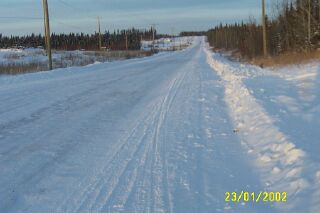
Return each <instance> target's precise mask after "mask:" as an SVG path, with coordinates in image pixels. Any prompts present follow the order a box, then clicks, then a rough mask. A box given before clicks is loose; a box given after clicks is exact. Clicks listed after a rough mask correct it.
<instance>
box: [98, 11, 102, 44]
mask: <svg viewBox="0 0 320 213" xmlns="http://www.w3.org/2000/svg"><path fill="white" fill-rule="evenodd" d="M98 33H99V35H98V36H99V50H102V39H101V26H100V16H98Z"/></svg>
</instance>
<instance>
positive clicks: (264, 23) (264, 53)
mask: <svg viewBox="0 0 320 213" xmlns="http://www.w3.org/2000/svg"><path fill="white" fill-rule="evenodd" d="M262 34H263V55H264V57H266V56H267V55H268V50H267V25H266V15H265V5H264V0H262Z"/></svg>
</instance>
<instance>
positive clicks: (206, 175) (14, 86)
mask: <svg viewBox="0 0 320 213" xmlns="http://www.w3.org/2000/svg"><path fill="white" fill-rule="evenodd" d="M208 57H210V55H209V53H208V51H207V44H206V43H205V39H204V38H201V37H198V38H194V41H193V45H192V46H191V47H189V48H188V49H185V50H183V51H177V52H172V53H163V54H158V55H155V56H152V57H149V58H143V59H134V60H127V61H121V62H114V63H104V64H95V65H91V66H87V67H80V68H67V69H61V70H56V71H53V72H43V73H34V74H26V75H20V76H13V77H0V171H1V176H0V212H137V213H142V212H183V213H186V212H247V213H250V212H259V213H261V212H286V211H288V212H294V210H295V209H289V210H288V209H286V208H279V205H280V206H281V204H279V205H278V204H272V203H262V202H259V203H252V202H249V203H244V202H239V203H228V202H226V201H225V193H226V192H234V191H236V192H241V191H242V190H243V191H248V192H259V191H264V190H266V184H265V182H266V179H267V177H265V171H261V169H259V167H258V166H257V165H255V164H254V163H253V162H255V161H256V158H255V155H253V156H252V155H249V154H248V150H247V149H246V148H245V146H243V145H242V140H244V139H243V138H242V136H241V137H239V135H238V134H237V133H236V132H235V131H234V129H235V127H234V121H233V120H234V118H233V116H237V115H238V114H237V113H230V109H231V110H232V109H233V108H232V104H231V103H230V100H229V99H230V97H225V96H226V95H225V90H226V85H229V84H228V78H227V76H224V72H223V71H221V70H220V71H218V72H216V71H215V70H214V69H213V68H214V65H212V64H211V66H210V65H209V64H210V63H208ZM218 68H219V67H217V69H218ZM229 80H230V79H229ZM229 86H230V85H229ZM240 86H241V85H240ZM227 94H228V93H227ZM227 96H228V95H227ZM229 96H230V94H229ZM250 98H251V97H250ZM252 98H253V97H252ZM228 100H229V101H228ZM252 106H253V107H257V108H258V109H257V110H258V111H259V110H260V108H259V106H256V105H254V104H253V105H252ZM249 123H250V122H249ZM250 124H252V122H251V123H250ZM272 130H273V129H272ZM270 137H273V135H270ZM250 142H252V141H249V142H248V143H249V144H250ZM252 149H253V150H252V152H254V153H255V150H254V148H252ZM257 149H258V150H257V152H259V147H257ZM273 157H274V156H273ZM269 185H270V183H269ZM277 189H279V188H277ZM283 190H284V191H285V189H283ZM296 194H297V193H296ZM296 194H295V196H296ZM295 201H296V200H295ZM288 202H289V204H290V200H289V198H288ZM291 204H292V203H291ZM297 209H298V210H299V208H297ZM298 210H297V212H298Z"/></svg>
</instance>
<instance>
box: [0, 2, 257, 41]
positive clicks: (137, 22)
mask: <svg viewBox="0 0 320 213" xmlns="http://www.w3.org/2000/svg"><path fill="white" fill-rule="evenodd" d="M41 2H42V1H41V0H1V1H0V33H2V34H5V35H10V34H15V35H21V34H30V33H32V32H34V33H39V32H42V30H43V21H42V16H43V12H42V3H41ZM48 2H49V10H50V19H51V29H52V31H53V32H70V31H72V32H81V31H82V32H87V33H91V32H94V31H95V30H96V25H97V23H96V22H97V21H96V17H97V16H100V17H101V23H102V28H103V29H109V30H113V29H118V28H128V27H136V28H146V27H149V26H150V24H153V23H155V24H157V29H158V30H159V31H160V32H162V33H171V32H172V29H173V28H174V31H175V32H176V33H177V32H180V31H182V30H207V29H208V28H210V27H212V26H215V25H216V24H218V23H219V22H223V23H230V22H235V21H241V20H247V19H248V18H249V16H255V17H256V18H257V19H259V18H260V17H259V13H260V2H261V1H260V0H225V1H223V0H48Z"/></svg>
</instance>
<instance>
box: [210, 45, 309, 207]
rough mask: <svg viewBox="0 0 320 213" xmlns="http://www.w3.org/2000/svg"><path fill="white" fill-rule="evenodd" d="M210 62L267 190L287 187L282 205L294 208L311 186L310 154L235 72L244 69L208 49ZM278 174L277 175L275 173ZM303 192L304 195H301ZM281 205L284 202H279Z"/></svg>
mask: <svg viewBox="0 0 320 213" xmlns="http://www.w3.org/2000/svg"><path fill="white" fill-rule="evenodd" d="M207 62H208V63H209V65H210V66H211V67H212V68H213V69H214V70H215V71H216V72H217V73H218V74H219V75H220V77H221V78H222V79H223V80H224V82H225V87H226V89H225V100H226V103H227V105H228V107H229V110H230V113H231V117H232V118H233V121H234V125H235V127H236V128H237V131H236V132H235V133H236V134H238V135H239V137H240V138H241V140H242V141H243V144H244V145H245V146H246V148H247V150H250V152H249V151H248V152H249V153H250V155H252V156H253V157H254V159H255V164H256V166H257V167H258V169H259V170H260V173H261V178H262V180H263V182H264V183H265V186H266V190H267V191H286V192H287V193H288V197H290V201H289V202H288V203H286V204H285V205H281V207H282V208H283V207H285V208H293V207H295V206H298V205H299V204H300V202H299V201H301V199H302V198H301V197H302V196H301V194H302V193H303V192H304V190H306V189H308V188H309V185H310V184H309V181H308V180H307V179H306V178H305V177H303V175H302V171H303V167H304V164H305V158H306V154H305V152H304V151H303V150H301V149H298V148H296V146H295V145H294V144H293V143H291V142H290V141H289V139H288V138H287V137H286V136H285V135H284V134H283V133H282V132H281V131H280V130H279V129H278V128H277V127H276V126H275V125H274V121H273V119H272V118H271V117H270V116H268V114H267V112H266V111H265V109H264V108H263V107H262V106H260V105H259V104H258V103H257V101H256V99H255V98H254V97H253V96H252V95H251V93H250V91H249V90H248V89H247V88H246V87H245V85H244V84H243V83H242V77H243V76H241V75H240V76H239V75H236V74H234V73H241V72H242V71H241V70H240V69H239V68H238V69H239V71H238V70H236V69H237V67H233V66H231V65H229V64H228V63H224V62H223V61H221V60H220V58H219V56H218V55H213V57H212V53H211V52H209V51H208V50H207ZM275 174H276V175H275ZM299 195H300V196H299ZM279 207H280V205H279Z"/></svg>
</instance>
